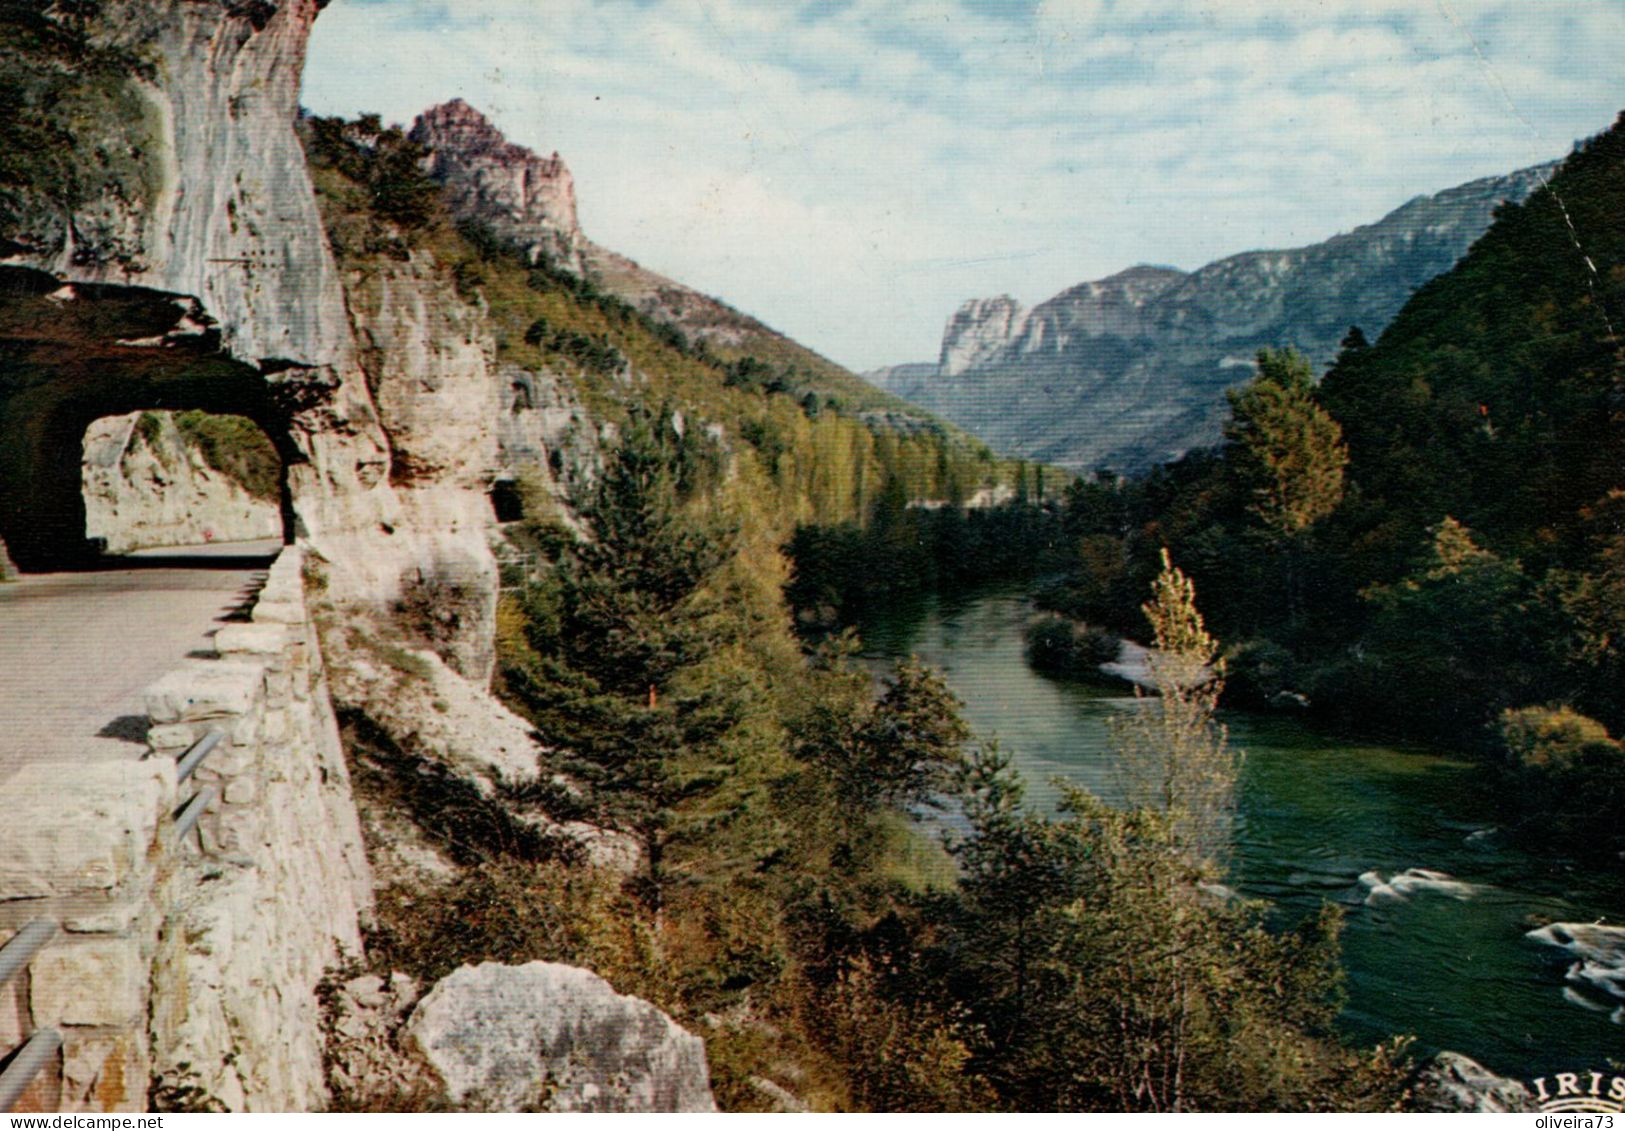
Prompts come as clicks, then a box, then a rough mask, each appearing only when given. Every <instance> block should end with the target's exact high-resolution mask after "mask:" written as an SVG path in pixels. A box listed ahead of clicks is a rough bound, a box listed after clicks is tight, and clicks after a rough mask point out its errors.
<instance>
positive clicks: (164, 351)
mask: <svg viewBox="0 0 1625 1131" xmlns="http://www.w3.org/2000/svg"><path fill="white" fill-rule="evenodd" d="M192 409H195V410H200V411H203V412H207V413H212V414H216V415H222V416H243V417H247V418H248V419H249V420H251V421H253V422H254V423H255V424H256V425H258V426H259V427H260V428H261V429H262V430H263V431H264V432H265V434H266V435H267V436H268V437H269V438H270V439H271V442H272V444H273V445H275V447H276V449H277V454H278V455H279V456H280V457H281V460H282V467H283V483H282V490H281V494H282V499H281V512H282V516H283V531H284V539H285V540H287V539H288V538H289V537H290V536H291V534H292V527H293V505H292V500H291V498H290V497H289V492H288V487H287V469H288V468H289V467H290V466H291V465H292V464H294V463H296V462H302V460H303V458H304V457H303V454H302V453H301V452H300V451H299V449H298V447H297V446H296V445H295V444H294V442H293V440H292V438H291V435H290V432H289V427H288V420H289V413H288V411H287V410H286V409H285V408H284V407H282V406H280V405H279V404H278V403H277V396H276V391H275V389H274V387H273V386H272V385H271V384H269V383H268V382H267V380H266V376H265V374H264V372H263V371H262V370H261V368H259V367H257V366H254V365H250V364H247V363H245V362H243V361H240V360H237V359H235V358H232V357H231V356H229V355H228V354H227V353H226V352H225V351H224V350H223V349H222V348H221V344H220V333H219V329H218V327H217V326H215V324H214V323H213V321H212V320H211V319H210V318H209V317H208V315H207V314H206V313H204V311H203V310H202V308H201V306H200V305H199V304H198V303H197V301H196V300H195V299H192V298H189V297H187V296H184V295H175V294H169V293H167V292H163V291H155V290H149V289H146V288H141V287H123V286H117V285H108V284H82V283H74V284H63V283H62V282H61V281H59V280H58V279H56V278H55V277H54V276H52V275H50V274H48V273H46V272H42V271H34V270H30V269H27V268H17V267H0V543H4V545H5V546H6V547H7V548H8V549H9V551H10V555H11V558H12V560H13V561H14V562H15V563H16V565H17V566H18V568H20V569H22V570H24V571H25V572H38V571H43V570H52V569H71V568H79V567H83V566H85V565H87V564H90V563H92V562H93V561H94V560H95V556H96V553H95V547H94V546H93V544H92V543H91V542H90V541H89V540H88V539H87V538H86V535H85V502H84V497H83V494H82V481H81V474H82V472H81V461H82V441H83V437H84V434H85V429H86V428H87V427H89V425H90V424H91V423H92V422H94V421H96V420H97V419H99V418H101V417H105V416H120V415H124V414H126V413H132V412H140V411H149V410H154V411H175V412H180V411H186V410H192Z"/></svg>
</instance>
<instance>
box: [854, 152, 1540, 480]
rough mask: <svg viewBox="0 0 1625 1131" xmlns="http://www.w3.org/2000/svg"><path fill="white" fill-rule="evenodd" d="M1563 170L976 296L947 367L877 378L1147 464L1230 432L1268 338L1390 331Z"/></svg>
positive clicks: (994, 441)
mask: <svg viewBox="0 0 1625 1131" xmlns="http://www.w3.org/2000/svg"><path fill="white" fill-rule="evenodd" d="M1550 169H1551V166H1540V167H1537V168H1531V169H1524V170H1521V171H1519V172H1516V173H1512V174H1510V175H1508V176H1504V177H1490V178H1486V179H1483V180H1478V181H1473V182H1471V183H1469V184H1465V185H1461V186H1459V187H1456V188H1453V189H1449V190H1446V191H1444V192H1441V193H1438V194H1437V195H1434V196H1427V197H1419V198H1417V199H1415V200H1413V201H1411V202H1409V203H1408V204H1406V205H1404V206H1403V207H1401V208H1398V209H1396V210H1395V211H1393V212H1392V213H1390V214H1389V215H1387V216H1385V217H1383V218H1382V219H1381V220H1379V221H1377V222H1376V223H1373V224H1369V225H1365V226H1363V227H1360V228H1356V229H1354V230H1353V231H1351V232H1347V233H1345V234H1342V235H1339V236H1336V237H1334V238H1332V239H1330V240H1327V241H1325V242H1324V243H1319V244H1314V245H1311V246H1308V247H1301V248H1293V249H1290V250H1284V251H1254V252H1246V253H1243V254H1241V255H1234V256H1230V257H1228V258H1225V259H1221V260H1218V261H1216V262H1214V263H1210V264H1208V265H1207V266H1205V267H1202V268H1200V269H1198V270H1196V271H1193V272H1189V273H1186V272H1183V271H1178V270H1174V269H1172V268H1166V267H1143V266H1142V267H1135V268H1131V269H1129V270H1127V271H1123V272H1120V273H1118V274H1116V275H1113V276H1111V277H1110V278H1106V279H1101V280H1097V281H1094V282H1087V283H1081V284H1079V285H1077V286H1075V287H1071V288H1069V289H1067V290H1065V291H1062V292H1061V293H1060V294H1058V295H1056V296H1055V297H1054V298H1051V299H1049V300H1048V301H1046V302H1043V303H1040V304H1039V305H1038V306H1036V307H1034V308H1032V309H1031V310H1026V309H1023V308H1022V307H1021V306H1020V304H1018V303H1017V302H1016V301H1015V300H1014V299H1012V298H1010V297H1009V296H1001V297H998V298H992V299H972V300H970V301H969V302H966V303H965V304H964V305H963V306H961V307H960V308H959V310H957V311H955V312H954V314H953V315H952V316H951V317H950V318H949V320H948V324H947V327H946V329H945V332H944V334H943V340H942V350H941V355H940V357H939V359H938V362H937V364H936V365H935V366H922V365H907V366H893V367H891V368H890V369H886V370H879V371H876V372H874V373H871V374H869V375H868V376H869V378H870V380H872V381H875V382H876V383H877V384H878V385H880V386H881V387H882V388H885V389H887V390H888V391H890V392H893V393H896V394H898V395H900V396H902V397H905V398H906V399H908V400H910V401H912V402H914V403H915V404H918V405H920V406H921V407H923V408H926V409H929V410H930V411H932V412H936V413H940V414H941V415H943V416H945V417H947V418H948V419H949V420H952V421H953V422H955V423H956V424H959V425H961V426H962V427H964V428H966V429H967V430H968V431H970V432H971V433H973V434H975V435H976V436H978V437H980V438H981V439H983V440H985V441H987V442H988V443H989V444H990V445H992V446H993V447H994V448H995V449H996V450H999V451H1003V452H1006V453H1009V454H1014V455H1020V456H1023V457H1026V458H1030V459H1039V460H1043V461H1045V462H1049V463H1055V464H1059V465H1061V466H1063V467H1069V468H1075V469H1078V470H1089V469H1092V468H1094V467H1097V466H1101V465H1104V466H1108V467H1111V468H1113V469H1115V470H1118V471H1137V470H1142V469H1144V468H1146V467H1148V466H1150V465H1151V464H1154V463H1157V462H1161V461H1164V460H1168V459H1173V458H1177V457H1178V456H1180V455H1182V454H1183V453H1184V452H1186V451H1189V450H1190V449H1192V448H1196V447H1202V446H1206V445H1211V444H1214V443H1217V442H1218V441H1219V438H1220V426H1221V424H1222V423H1223V420H1224V417H1225V412H1226V408H1225V400H1224V390H1225V389H1226V388H1229V387H1230V386H1232V385H1235V384H1238V383H1240V382H1241V381H1244V380H1246V379H1247V377H1248V376H1250V374H1251V372H1252V369H1251V366H1252V359H1253V356H1254V355H1255V354H1256V352H1257V351H1258V350H1259V349H1260V348H1262V347H1266V346H1268V347H1272V348H1278V347H1284V346H1293V347H1296V348H1297V349H1299V350H1301V351H1303V352H1304V353H1305V354H1307V355H1308V356H1309V357H1310V359H1311V360H1312V361H1313V362H1314V363H1315V365H1316V366H1317V368H1319V367H1324V366H1325V365H1326V364H1328V363H1329V362H1330V361H1331V360H1332V358H1333V357H1334V356H1335V355H1336V352H1337V346H1338V342H1339V341H1340V340H1341V339H1342V337H1343V335H1344V334H1345V333H1346V332H1347V330H1348V328H1349V327H1350V326H1351V325H1357V326H1359V327H1361V328H1362V329H1363V330H1364V331H1365V332H1366V333H1367V335H1369V336H1370V337H1372V338H1375V337H1376V335H1377V334H1378V333H1379V332H1380V331H1381V330H1382V329H1383V328H1384V327H1385V326H1386V325H1387V324H1388V322H1389V321H1390V320H1392V318H1393V317H1394V315H1395V314H1396V313H1398V311H1399V308H1400V307H1401V306H1402V305H1403V304H1404V302H1405V300H1406V299H1407V298H1408V297H1409V296H1410V294H1411V292H1412V291H1413V290H1415V288H1417V287H1418V286H1420V285H1421V284H1422V283H1424V282H1426V281H1427V280H1428V279H1430V278H1432V277H1433V276H1434V275H1437V274H1439V273H1440V272H1442V271H1444V270H1446V269H1447V268H1448V267H1450V266H1451V264H1453V263H1454V262H1455V261H1456V260H1457V259H1458V258H1459V257H1460V256H1461V255H1462V253H1463V252H1465V251H1466V250H1467V248H1468V246H1469V245H1470V244H1471V243H1472V242H1473V241H1474V240H1475V239H1477V238H1478V236H1479V235H1480V234H1482V233H1483V231H1484V230H1485V229H1486V228H1487V227H1488V226H1489V224H1490V220H1491V218H1492V215H1493V213H1494V211H1495V208H1496V206H1497V205H1498V204H1500V203H1501V202H1502V201H1508V200H1511V201H1517V200H1522V199H1523V198H1524V197H1525V196H1527V195H1528V194H1529V193H1530V192H1531V191H1533V189H1534V188H1535V187H1536V186H1538V185H1539V184H1540V183H1541V180H1542V178H1543V177H1544V176H1545V175H1546V174H1547V173H1548V172H1549V171H1550Z"/></svg>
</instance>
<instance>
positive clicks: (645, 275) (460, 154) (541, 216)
mask: <svg viewBox="0 0 1625 1131" xmlns="http://www.w3.org/2000/svg"><path fill="white" fill-rule="evenodd" d="M409 136H410V137H411V138H412V139H413V140H414V141H417V142H419V143H420V144H422V145H424V146H426V147H428V148H429V150H430V155H429V158H428V163H427V164H428V171H429V174H430V175H431V176H432V177H434V179H435V180H436V181H438V182H439V183H440V184H441V185H442V186H444V188H445V190H446V193H447V203H448V204H449V205H450V206H451V209H452V211H453V214H454V215H456V216H457V217H458V218H459V219H461V220H468V221H475V222H478V223H480V224H483V225H485V226H486V227H488V228H489V229H490V230H491V231H492V232H493V233H495V234H496V235H498V236H500V237H502V238H504V239H508V240H512V241H514V242H516V243H518V244H519V245H520V246H521V247H524V248H526V249H527V250H528V251H529V252H530V254H531V255H532V257H533V258H536V257H545V258H547V259H548V260H549V261H550V262H551V263H552V264H553V265H554V266H555V267H558V268H560V269H563V270H566V271H569V272H571V273H573V274H575V275H578V276H581V277H582V278H585V279H588V280H591V282H592V283H593V284H594V285H596V286H598V287H601V288H602V289H603V290H605V291H607V292H608V293H610V294H612V295H615V296H618V297H619V298H621V299H623V300H625V301H626V302H629V303H630V304H631V305H632V306H634V307H635V308H637V309H638V310H640V311H642V312H643V313H644V314H646V315H648V316H649V317H651V318H653V319H655V320H656V321H657V322H662V323H667V324H669V325H671V326H674V327H676V328H678V329H679V330H681V331H682V332H683V334H684V335H686V336H687V337H688V339H689V340H691V341H694V342H703V343H705V344H706V345H707V346H708V347H709V348H712V349H714V350H716V351H717V352H718V353H719V354H720V355H721V356H723V357H725V358H731V357H735V356H742V355H754V356H758V357H762V358H768V359H772V360H775V361H783V362H787V363H789V364H792V365H794V366H796V367H797V368H800V369H803V370H806V371H809V372H810V373H813V374H816V375H817V376H819V377H822V378H824V379H825V380H828V381H833V382H834V383H835V384H836V386H837V387H838V389H839V391H840V392H841V393H842V394H843V395H844V397H845V398H846V399H847V400H849V401H851V400H853V399H854V398H861V397H862V396H863V395H864V389H863V385H862V382H859V381H856V380H855V379H853V378H852V377H851V375H850V374H848V373H847V372H846V371H845V370H843V369H842V368H841V367H840V366H838V365H836V364H835V363H834V362H831V361H830V360H828V359H827V358H824V357H821V356H819V355H818V354H816V353H814V352H813V351H812V350H809V349H807V348H806V347H805V346H802V345H800V344H799V343H797V342H794V341H792V340H790V339H789V338H787V337H785V336H784V335H782V334H780V333H778V332H777V331H776V330H774V329H772V328H771V327H769V326H767V325H764V324H763V323H762V322H760V321H758V320H757V319H755V318H752V317H751V316H750V315H748V314H745V313H742V312H741V311H739V310H736V309H735V308H734V307H732V306H730V305H729V304H727V303H725V302H723V301H721V300H720V299H716V298H713V297H712V296H710V295H707V294H702V293H701V292H699V291H696V290H694V289H693V288H692V287H688V286H685V285H684V284H682V283H679V282H677V281H675V280H673V279H669V278H667V277H666V276H664V275H660V274H658V273H656V272H654V271H651V270H649V269H648V268H646V267H643V266H641V265H640V264H638V263H637V262H635V261H633V260H632V259H629V258H627V257H626V256H624V255H621V254H618V253H617V252H614V251H611V250H609V249H608V248H605V247H603V246H601V245H599V244H596V243H594V242H593V241H592V240H590V239H589V238H587V236H586V235H585V233H583V232H582V230H581V227H580V225H579V223H578V222H577V220H576V207H575V186H574V181H573V180H572V178H571V176H570V171H569V169H568V168H567V167H566V166H565V164H564V161H563V159H562V158H561V157H560V156H559V155H558V154H557V153H554V154H553V155H551V156H550V157H542V156H540V155H538V154H536V153H534V152H532V151H531V150H529V149H526V148H524V147H523V146H519V145H515V144H513V143H512V142H510V141H508V140H507V138H506V137H504V136H503V134H502V132H501V131H500V130H498V129H497V128H496V126H495V125H493V124H492V123H491V122H490V120H489V119H487V118H486V117H485V116H484V115H483V114H481V113H480V112H479V111H478V110H476V109H475V108H474V107H472V106H470V105H468V103H466V102H464V101H462V100H461V99H455V100H453V101H451V102H447V103H443V104H441V105H438V106H434V107H431V108H430V109H428V110H425V111H424V112H423V113H422V114H420V115H419V116H418V118H417V121H416V122H415V123H414V124H413V126H412V129H411V132H410V134H409ZM869 395H870V396H872V395H873V394H872V393H871V394H869ZM886 407H887V408H889V409H894V410H895V409H904V410H905V414H906V409H905V406H902V405H899V404H895V403H892V404H889V405H887V406H886Z"/></svg>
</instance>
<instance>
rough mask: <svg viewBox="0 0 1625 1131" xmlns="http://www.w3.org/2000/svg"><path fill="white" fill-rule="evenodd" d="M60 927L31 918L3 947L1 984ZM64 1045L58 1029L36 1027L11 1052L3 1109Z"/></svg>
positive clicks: (1, 1084)
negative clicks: (25, 1039)
mask: <svg viewBox="0 0 1625 1131" xmlns="http://www.w3.org/2000/svg"><path fill="white" fill-rule="evenodd" d="M57 930H58V927H57V923H56V920H54V919H45V918H40V919H31V920H29V921H28V922H27V923H26V924H24V925H23V929H22V930H20V931H18V932H17V933H16V934H15V935H13V936H11V938H10V939H8V940H7V941H6V945H5V946H3V947H0V988H3V987H5V986H7V985H9V984H10V983H11V980H12V979H13V978H15V977H16V976H17V975H18V974H21V973H22V972H23V971H24V970H26V969H27V968H28V964H29V963H30V962H32V961H34V956H35V955H36V954H38V953H39V952H40V950H41V949H42V948H43V947H44V946H45V944H47V943H49V942H50V941H51V940H52V939H54V938H56V933H57ZM61 1047H62V1034H61V1033H60V1032H58V1031H57V1030H55V1029H38V1030H35V1032H34V1033H33V1034H32V1035H31V1036H30V1037H29V1038H28V1040H27V1041H26V1042H24V1043H23V1046H22V1047H21V1048H20V1049H18V1050H17V1052H16V1053H15V1054H14V1055H13V1056H12V1058H11V1063H10V1064H8V1065H6V1068H5V1071H4V1072H0V1112H5V1111H10V1110H11V1109H12V1107H13V1106H15V1104H16V1103H17V1101H18V1099H20V1098H21V1097H22V1094H23V1092H24V1091H26V1090H27V1088H28V1085H29V1084H31V1083H33V1080H34V1077H35V1076H38V1075H39V1071H40V1069H42V1068H44V1067H45V1065H46V1063H47V1062H48V1061H49V1060H50V1059H51V1057H53V1056H55V1055H56V1050H57V1049H59V1048H61Z"/></svg>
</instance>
